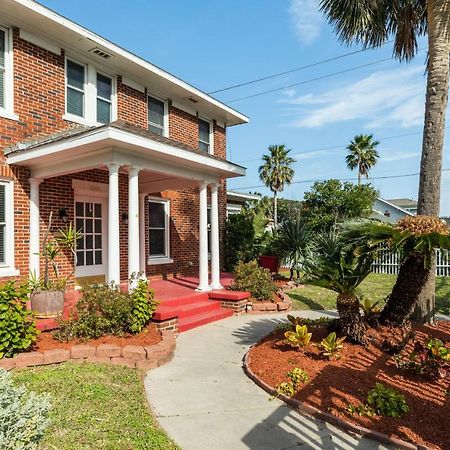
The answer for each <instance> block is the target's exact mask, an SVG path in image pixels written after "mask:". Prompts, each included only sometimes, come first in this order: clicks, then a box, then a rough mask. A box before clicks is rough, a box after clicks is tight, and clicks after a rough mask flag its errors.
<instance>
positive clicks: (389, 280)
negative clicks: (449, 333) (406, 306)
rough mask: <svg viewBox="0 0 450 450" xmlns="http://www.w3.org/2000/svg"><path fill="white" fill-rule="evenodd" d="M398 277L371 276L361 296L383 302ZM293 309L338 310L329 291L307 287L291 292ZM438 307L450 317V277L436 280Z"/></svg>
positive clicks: (334, 295) (361, 289)
mask: <svg viewBox="0 0 450 450" xmlns="http://www.w3.org/2000/svg"><path fill="white" fill-rule="evenodd" d="M395 279H396V275H385V274H379V273H373V274H371V275H369V276H368V277H367V278H366V280H364V282H363V283H361V286H360V287H359V295H360V296H361V297H362V298H368V299H369V300H371V301H372V302H376V301H380V305H381V306H382V305H383V303H384V302H383V300H384V299H385V298H386V296H387V295H388V294H389V293H390V292H391V289H392V286H393V285H394V283H395ZM289 296H290V297H291V298H292V300H293V301H294V302H293V305H292V307H293V309H297V310H298V309H315V310H320V309H336V296H337V294H335V293H334V292H332V291H329V290H328V289H324V288H320V287H317V286H310V285H306V286H305V287H304V288H298V289H293V290H292V291H289ZM436 307H437V311H438V312H440V313H442V314H446V315H450V277H437V278H436Z"/></svg>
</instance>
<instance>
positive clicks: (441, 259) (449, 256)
mask: <svg viewBox="0 0 450 450" xmlns="http://www.w3.org/2000/svg"><path fill="white" fill-rule="evenodd" d="M399 268H400V258H399V255H398V253H396V252H391V251H389V250H381V251H380V256H379V257H378V259H377V260H375V261H374V262H373V264H372V272H374V273H388V274H398V271H399ZM436 275H437V276H440V277H448V276H450V252H449V250H439V249H438V250H436Z"/></svg>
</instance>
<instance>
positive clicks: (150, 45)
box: [42, 0, 450, 215]
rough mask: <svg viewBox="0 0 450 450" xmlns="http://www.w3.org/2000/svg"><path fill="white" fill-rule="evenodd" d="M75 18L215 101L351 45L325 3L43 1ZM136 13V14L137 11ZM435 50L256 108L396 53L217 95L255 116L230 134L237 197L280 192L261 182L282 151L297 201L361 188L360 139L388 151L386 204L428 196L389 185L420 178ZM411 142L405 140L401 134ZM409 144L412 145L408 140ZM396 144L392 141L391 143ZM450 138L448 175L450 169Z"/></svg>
mask: <svg viewBox="0 0 450 450" xmlns="http://www.w3.org/2000/svg"><path fill="white" fill-rule="evenodd" d="M42 3H43V4H45V5H46V6H48V7H50V8H52V9H54V10H56V11H57V12H59V13H61V14H63V15H65V16H67V17H68V18H70V19H72V20H75V21H76V22H78V23H80V24H81V25H83V26H85V27H87V28H89V29H91V30H93V31H95V32H97V33H99V34H101V35H102V36H104V37H106V38H108V39H110V40H112V41H113V42H115V43H117V44H119V45H121V46H123V47H125V48H127V49H129V50H131V51H133V52H134V53H137V54H138V55H140V56H142V57H144V58H145V59H147V60H149V61H151V62H152V63H154V64H156V65H158V66H160V67H162V68H164V69H166V70H168V71H169V72H171V73H173V74H175V75H177V76H179V77H180V78H182V79H184V80H186V81H188V82H190V83H192V84H193V85H195V86H196V87H198V88H200V89H202V90H204V91H205V92H210V91H214V90H216V89H221V88H224V87H227V86H230V85H234V84H238V83H241V82H245V81H248V80H252V79H255V78H259V77H263V76H266V75H271V74H273V73H278V72H283V71H287V70H290V69H293V68H296V67H300V66H303V65H307V64H310V63H314V62H317V61H320V60H324V59H328V58H332V57H335V56H338V55H342V54H344V53H347V52H349V51H352V50H358V47H357V46H354V47H351V48H348V47H346V46H344V45H341V44H340V43H339V42H338V41H337V39H336V36H335V35H334V34H333V31H332V29H331V27H330V26H329V25H328V24H326V23H325V22H324V20H323V18H322V16H321V14H320V13H319V12H318V9H317V2H316V1H315V0H258V1H257V0H247V1H245V2H244V1H242V0H228V1H227V2H223V1H206V0H201V1H200V0H190V1H189V2H187V1H185V0H170V1H162V0H159V1H157V0H132V1H129V2H124V1H123V0H120V1H119V0H109V1H106V0H97V1H92V0H77V1H76V2H61V1H60V0H42ZM132 6H133V7H132ZM420 47H421V48H423V50H422V51H421V52H420V53H419V54H418V56H417V58H416V59H415V60H414V61H413V62H411V63H409V64H404V63H403V64H400V63H399V62H397V61H395V60H392V59H391V60H388V61H385V62H381V63H376V64H373V65H371V66H369V67H366V68H362V69H358V70H353V71H350V72H347V73H345V74H341V75H337V76H333V77H329V78H324V79H322V80H320V81H315V82H311V83H307V84H302V85H298V86H295V87H292V88H286V89H281V90H277V91H276V92H273V93H270V94H267V95H261V96H257V97H253V98H249V99H244V100H238V101H233V100H236V99H239V98H241V97H245V96H248V95H253V94H256V93H259V92H262V91H266V90H270V89H278V88H282V87H284V86H288V85H292V84H296V83H301V82H302V81H305V80H310V79H312V78H317V77H321V76H325V75H328V74H332V73H334V72H338V71H343V70H347V69H351V68H353V67H355V66H359V65H363V64H369V63H372V62H376V61H378V60H382V59H386V58H389V57H390V56H391V52H392V47H391V46H390V45H386V46H384V47H383V48H381V49H377V50H370V51H366V52H363V53H359V54H355V55H352V56H349V57H346V58H342V59H339V60H336V61H333V62H330V63H327V64H323V65H320V66H316V67H313V68H309V69H306V70H302V71H298V72H294V73H291V74H289V75H284V76H281V77H277V78H273V79H271V80H267V81H265V82H261V83H256V84H253V85H250V86H246V87H242V88H238V89H233V90H229V91H225V92H221V93H218V94H215V95H216V97H217V98H218V99H220V100H222V101H225V102H226V103H229V104H230V106H233V107H234V108H236V109H238V110H239V111H241V112H243V113H245V114H246V115H248V116H249V117H250V123H249V124H248V125H241V126H237V127H231V128H229V130H228V157H229V159H231V160H233V161H235V162H239V163H241V164H242V165H245V166H246V167H247V168H248V170H247V176H246V177H245V178H240V179H236V180H232V181H230V182H229V187H230V188H232V189H241V188H247V187H250V189H242V192H245V191H248V190H250V191H259V192H261V193H268V190H267V189H265V188H262V187H259V186H260V185H261V182H260V180H259V179H258V173H257V169H258V166H259V164H260V158H261V155H262V154H263V153H264V152H265V151H266V149H267V147H268V146H269V145H271V144H285V145H286V146H287V147H288V148H291V149H292V153H293V154H294V157H295V158H296V159H297V163H296V164H295V181H299V183H294V184H292V185H291V186H289V187H288V188H286V190H285V192H284V194H283V195H284V196H285V197H286V198H291V199H301V198H302V197H303V193H304V192H305V190H308V189H309V187H310V186H311V182H310V181H311V180H318V179H326V178H355V177H356V173H351V172H349V171H348V169H347V168H346V166H345V162H344V158H345V154H346V150H345V147H346V145H347V144H348V142H349V141H350V139H352V138H353V137H354V136H355V135H356V134H359V133H373V134H374V136H375V138H376V139H378V140H379V141H381V143H380V146H379V153H380V160H379V163H378V164H377V166H376V167H375V168H374V169H373V170H372V172H371V176H373V177H374V179H372V183H373V185H374V186H375V187H376V188H377V189H378V190H379V191H380V195H381V196H382V197H384V198H396V197H409V198H414V199H416V198H417V186H418V176H410V177H404V178H393V179H377V177H383V176H391V175H402V174H411V173H416V172H418V171H419V164H420V151H421V141H422V136H421V131H422V123H423V111H424V97H425V83H426V79H425V76H424V61H425V56H426V53H425V51H426V41H425V40H423V41H422V42H421V43H420ZM398 135H402V137H397V138H393V137H392V136H398ZM405 135H406V136H405ZM385 138H386V139H385ZM448 142H449V140H448V139H447V141H446V144H445V150H444V152H445V153H444V164H443V167H444V168H450V157H449V156H448V154H449V152H448V146H449V143H448ZM449 190H450V171H447V172H443V181H442V202H441V213H442V214H444V215H450V197H449V195H448V192H449Z"/></svg>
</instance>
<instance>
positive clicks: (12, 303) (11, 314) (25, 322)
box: [0, 282, 39, 358]
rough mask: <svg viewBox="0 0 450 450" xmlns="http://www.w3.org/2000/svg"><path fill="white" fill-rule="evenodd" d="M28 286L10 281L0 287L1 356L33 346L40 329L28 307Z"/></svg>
mask: <svg viewBox="0 0 450 450" xmlns="http://www.w3.org/2000/svg"><path fill="white" fill-rule="evenodd" d="M27 300H28V286H27V285H23V284H22V285H19V286H16V284H15V283H13V282H9V283H7V284H5V285H4V286H2V287H0V358H3V357H11V356H13V355H14V354H15V353H18V352H21V351H24V350H26V349H28V348H29V347H31V346H32V345H33V343H34V342H35V341H36V339H37V336H38V334H39V331H38V330H37V328H36V324H35V322H34V320H33V315H32V313H31V311H29V310H28V309H27Z"/></svg>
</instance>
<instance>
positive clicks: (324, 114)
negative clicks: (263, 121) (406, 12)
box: [281, 66, 425, 128]
mask: <svg viewBox="0 0 450 450" xmlns="http://www.w3.org/2000/svg"><path fill="white" fill-rule="evenodd" d="M424 99H425V80H424V78H423V67H421V66H412V67H407V68H401V69H394V70H381V71H378V72H375V73H373V74H371V75H369V76H367V77H365V78H363V79H361V80H359V81H357V82H356V83H354V82H349V83H348V84H346V85H341V86H339V87H337V88H333V89H330V90H328V91H325V92H322V93H320V94H312V93H308V94H306V95H300V96H293V95H292V93H291V95H290V96H289V97H284V98H283V99H282V100H281V102H282V103H285V104H288V105H290V108H292V107H295V110H294V111H291V112H292V114H295V115H296V116H297V118H296V119H295V120H294V121H293V122H292V123H291V124H290V125H291V126H294V127H298V128H317V127H321V126H323V125H327V124H331V123H339V122H344V121H349V120H355V119H359V120H363V121H365V125H366V126H367V127H371V128H377V127H381V126H382V125H385V124H389V125H395V124H397V125H399V126H400V127H402V128H407V127H412V126H417V125H421V124H422V123H423V112H424Z"/></svg>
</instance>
